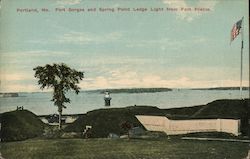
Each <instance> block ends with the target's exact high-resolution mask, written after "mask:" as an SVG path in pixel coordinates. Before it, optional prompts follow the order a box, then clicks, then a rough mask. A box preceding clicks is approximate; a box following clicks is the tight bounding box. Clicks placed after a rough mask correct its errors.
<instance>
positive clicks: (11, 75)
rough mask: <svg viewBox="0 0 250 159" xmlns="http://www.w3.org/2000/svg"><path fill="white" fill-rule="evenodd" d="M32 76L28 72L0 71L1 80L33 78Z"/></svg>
mask: <svg viewBox="0 0 250 159" xmlns="http://www.w3.org/2000/svg"><path fill="white" fill-rule="evenodd" d="M33 79H35V78H34V77H32V76H30V75H29V74H24V73H23V74H21V73H6V72H1V76H0V80H1V81H23V80H33Z"/></svg>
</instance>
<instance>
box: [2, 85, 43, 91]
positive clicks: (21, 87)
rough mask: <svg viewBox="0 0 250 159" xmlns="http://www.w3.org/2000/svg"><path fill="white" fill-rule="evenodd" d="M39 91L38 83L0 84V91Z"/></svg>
mask: <svg viewBox="0 0 250 159" xmlns="http://www.w3.org/2000/svg"><path fill="white" fill-rule="evenodd" d="M37 91H41V90H40V89H39V86H38V85H33V84H25V85H24V84H22V85H21V84H11V85H3V84H2V83H1V84H0V92H37Z"/></svg>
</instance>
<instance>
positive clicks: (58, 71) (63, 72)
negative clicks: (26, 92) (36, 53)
mask: <svg viewBox="0 0 250 159" xmlns="http://www.w3.org/2000/svg"><path fill="white" fill-rule="evenodd" d="M33 70H34V71H35V77H36V78H38V79H39V80H38V84H39V85H41V87H40V89H42V90H43V89H44V88H47V89H48V88H52V89H53V98H52V100H51V101H53V102H54V105H55V106H57V107H58V113H59V129H61V116H62V111H63V108H66V106H65V105H64V103H70V99H69V98H67V97H66V96H65V94H66V92H67V91H69V90H73V91H75V93H76V94H78V93H79V90H80V87H78V86H77V84H79V82H80V80H82V79H83V78H84V74H83V73H84V72H81V71H76V70H75V69H71V68H70V67H68V66H67V65H66V64H64V63H61V64H53V65H49V64H47V65H45V66H43V67H42V66H37V67H36V68H34V69H33Z"/></svg>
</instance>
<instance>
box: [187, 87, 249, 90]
mask: <svg viewBox="0 0 250 159" xmlns="http://www.w3.org/2000/svg"><path fill="white" fill-rule="evenodd" d="M191 90H240V87H214V88H192V89H191ZM242 90H244V91H245V90H250V89H249V87H242Z"/></svg>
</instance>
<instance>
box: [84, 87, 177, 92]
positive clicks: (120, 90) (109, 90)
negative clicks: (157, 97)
mask: <svg viewBox="0 0 250 159" xmlns="http://www.w3.org/2000/svg"><path fill="white" fill-rule="evenodd" d="M168 91H172V89H170V88H120V89H99V90H92V91H88V92H94V93H104V92H109V93H155V92H168Z"/></svg>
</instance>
